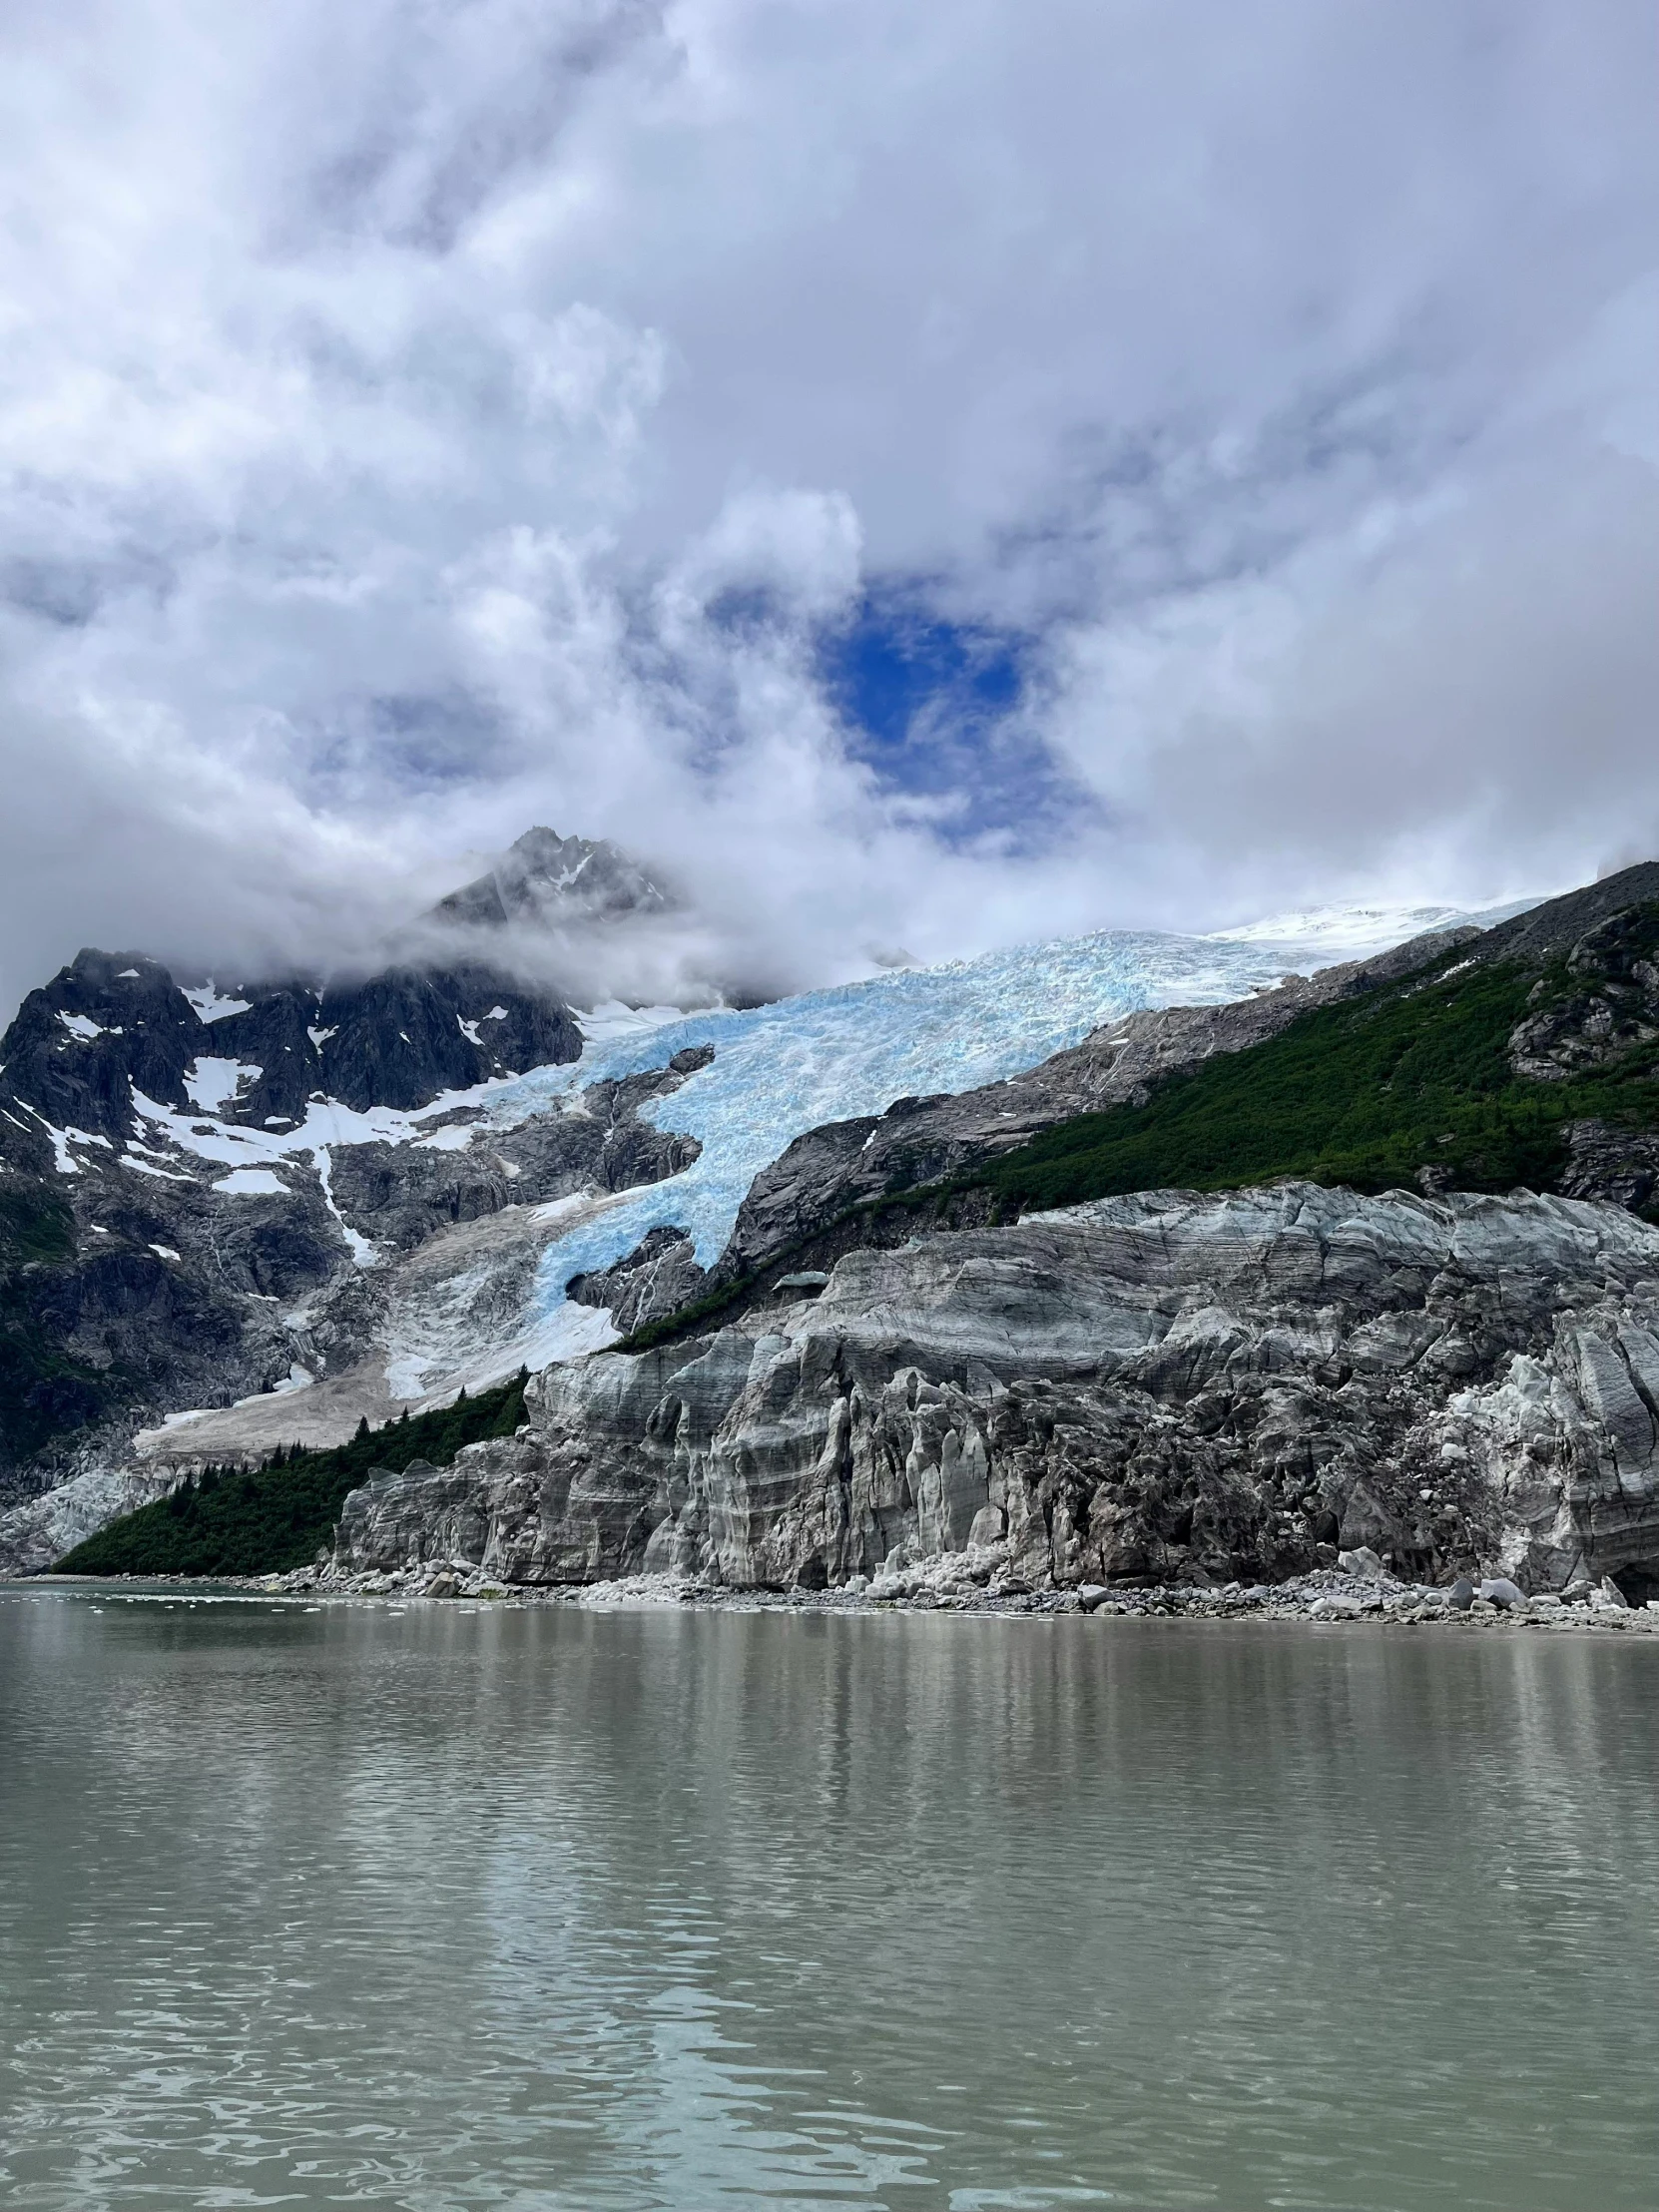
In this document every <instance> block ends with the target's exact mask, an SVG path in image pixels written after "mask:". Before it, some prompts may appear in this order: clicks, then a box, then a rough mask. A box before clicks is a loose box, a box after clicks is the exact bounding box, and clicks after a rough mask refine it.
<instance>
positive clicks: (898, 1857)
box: [0, 1589, 1659, 2212]
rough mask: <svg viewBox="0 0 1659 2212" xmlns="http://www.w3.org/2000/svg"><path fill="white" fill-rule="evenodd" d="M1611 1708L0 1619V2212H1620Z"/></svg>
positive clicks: (35, 1615)
mask: <svg viewBox="0 0 1659 2212" xmlns="http://www.w3.org/2000/svg"><path fill="white" fill-rule="evenodd" d="M1656 1661H1659V1653H1656V1652H1655V1651H1654V1650H1653V1649H1652V1648H1651V1647H1649V1646H1648V1645H1647V1644H1646V1643H1645V1642H1644V1643H1643V1644H1642V1645H1641V1646H1638V1647H1636V1648H1631V1647H1630V1646H1628V1645H1626V1644H1624V1643H1622V1642H1621V1643H1619V1644H1617V1645H1615V1644H1613V1643H1612V1641H1611V1639H1609V1640H1608V1641H1607V1642H1606V1643H1599V1642H1596V1641H1594V1640H1592V1639H1588V1638H1585V1639H1575V1638H1571V1637H1551V1638H1549V1639H1548V1640H1547V1641H1546V1640H1544V1639H1536V1640H1533V1639H1528V1638H1526V1637H1522V1636H1512V1637H1480V1638H1453V1637H1450V1636H1436V1635H1432V1634H1424V1635H1420V1636H1417V1637H1410V1636H1405V1635H1400V1634H1388V1633H1385V1632H1382V1631H1373V1630H1370V1629H1355V1630H1348V1631H1343V1632H1340V1633H1337V1632H1331V1633H1321V1632H1318V1631H1309V1630H1303V1629H1298V1628H1294V1627H1290V1628H1283V1629H1280V1628H1266V1627H1263V1626H1261V1625H1259V1624H1251V1625H1246V1626H1241V1627H1238V1628H1227V1627H1218V1626H1213V1625H1200V1626H1188V1625H1185V1624H1180V1623H1159V1622H1131V1621H1113V1622H1107V1621H1099V1620H1096V1621H1087V1620H1081V1619H1075V1618H1074V1619H1068V1620H1060V1621H1054V1622H1047V1623H1044V1622H1038V1621H988V1620H941V1619H929V1618H926V1617H914V1616H912V1617H909V1618H896V1619H893V1618H888V1619H873V1618H871V1619H855V1618H852V1619H849V1618H841V1619H824V1618H811V1617H804V1616H795V1615H787V1614H761V1615H731V1614H717V1613H687V1614H677V1613H661V1612H653V1613H635V1614H629V1613H611V1614H593V1613H587V1612H579V1611H576V1610H565V1609H551V1610H544V1611H533V1612H512V1613H497V1614H492V1613H489V1612H460V1611H444V1610H441V1609H439V1608H436V1607H429V1608H422V1607H415V1608H411V1609H410V1610H409V1611H408V1612H406V1613H404V1614H402V1615H392V1614H389V1613H387V1612H385V1611H382V1610H377V1609H373V1608H367V1607H333V1608H327V1609H324V1610H322V1611H320V1612H304V1611H301V1610H300V1609H298V1608H296V1607H285V1608H280V1609H277V1610H270V1609H267V1608H266V1607H264V1606H251V1605H246V1604H244V1605H235V1606H232V1605H226V1606H211V1605H200V1606H189V1605H185V1604H179V1603H174V1604H171V1605H165V1606H164V1605H163V1604H161V1603H160V1602H151V1601H144V1600H132V1599H124V1598H122V1597H120V1596H118V1595H116V1594H115V1593H113V1592H112V1593H108V1594H105V1595H99V1594H97V1593H82V1592H73V1593H71V1592H47V1591H41V1590H28V1589H12V1590H5V1591H0V1790H3V1792H4V1797H3V1800H0V2028H3V2030H4V2042H5V2047H6V2052H7V2056H6V2061H5V2065H4V2069H3V2071H0V2193H3V2195H4V2201H5V2202H6V2203H7V2204H15V2205H18V2206H29V2207H52V2208H57V2207H63V2208H65V2212H68V2208H70V2207H73V2208H74V2212H100V2208H103V2207H121V2208H127V2207H137V2206H140V2205H143V2206H147V2207H148V2206H153V2205H158V2204H162V2205H185V2206H204V2207H206V2206H213V2207H220V2206H224V2207H231V2206H259V2205H277V2204H284V2205H296V2204H297V2205H307V2206H308V2205H319V2206H320V2205H332V2204H369V2205H374V2204H378V2205H396V2206H407V2207H410V2208H412V2212H445V2208H449V2207H470V2206H493V2205H502V2206H511V2207H514V2208H517V2212H543V2208H549V2212H550V2208H559V2212H563V2208H565V2207H571V2208H576V2207H583V2208H586V2207H612V2206H614V2207H627V2208H630V2212H632V2208H635V2207H648V2206H649V2207H656V2206H662V2207H674V2208H684V2212H698V2208H701V2207H705V2206H735V2205H739V2204H751V2205H767V2206H806V2205H851V2206H866V2205H869V2206H873V2205H892V2206H917V2207H923V2206H927V2205H930V2204H936V2205H941V2206H951V2207H957V2208H966V2207H974V2208H978V2207H1022V2206H1058V2205H1070V2204H1102V2203H1104V2204H1118V2205H1143V2206H1215V2207H1219V2208H1235V2207H1239V2208H1244V2207H1256V2206H1264V2207H1265V2206H1269V2205H1274V2206H1280V2205H1283V2206H1293V2207H1295V2206H1317V2207H1325V2206H1366V2207H1373V2206H1375V2207H1385V2208H1389V2212H1393V2208H1401V2212H1403V2208H1408V2207H1410V2208H1414V2207H1418V2206H1422V2207H1428V2206H1435V2207H1440V2206H1445V2205H1448V2204H1455V2205H1457V2206H1459V2207H1477V2206H1493V2207H1497V2206H1501V2207H1504V2208H1505V2212H1517V2208H1518V2212H1527V2208H1533V2207H1536V2208H1539V2212H1542V2208H1545V2207H1548V2208H1550V2212H1561V2208H1570V2207H1577V2206H1583V2207H1585V2208H1586V2212H1588V2208H1589V2207H1592V2206H1594V2207H1597V2208H1603V2207H1607V2208H1624V2207H1631V2208H1634V2207H1637V2206H1641V2207H1647V2206H1649V2205H1651V2204H1652V2202H1653V2201H1654V2186H1653V2175H1654V2173H1655V2172H1656V2171H1659V2115H1656V2099H1659V2091H1656V2086H1655V2085H1656V2083H1659V2030H1656V2027H1655V2007H1654V2003H1653V1991H1654V1989H1655V1986H1656V1985H1659V1975H1656V1970H1655V1969H1656V1968H1659V1933H1656V1931H1655V1927H1654V1916H1653V1910H1652V1900H1653V1898H1654V1896H1655V1895H1659V1810H1656V1804H1655V1798H1654V1792H1653V1783H1654V1779H1655V1757H1654V1754H1655V1745H1656V1739H1659V1720H1656V1717H1655V1716H1656V1714H1659V1696H1656V1693H1659V1671H1656Z"/></svg>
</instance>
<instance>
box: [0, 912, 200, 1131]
mask: <svg viewBox="0 0 1659 2212" xmlns="http://www.w3.org/2000/svg"><path fill="white" fill-rule="evenodd" d="M204 1035H205V1030H204V1027H203V1024H202V1023H201V1022H200V1021H199V1020H198V1019H197V1016H196V1009H195V1008H194V1007H193V1006H192V1005H191V1003H190V1001H189V1000H188V999H187V998H186V997H185V995H184V993H183V992H182V991H180V990H179V989H178V988H177V986H176V985H175V983H174V981H173V978H172V976H171V975H169V973H168V971H167V970H166V968H164V967H161V966H159V965H158V964H157V962H156V961H154V960H147V959H145V958H144V956H143V955H142V954H141V953H129V952H97V951H91V950H88V951H83V952H78V953H77V954H76V956H75V958H74V959H73V960H72V961H71V962H70V964H69V966H68V967H66V968H61V969H60V970H59V971H58V973H57V974H56V975H55V976H54V977H53V978H52V980H51V982H50V983H48V984H47V985H46V986H45V987H44V988H43V989H41V990H38V991H31V992H30V993H29V996H28V997H27V998H26V999H25V1000H24V1002H23V1004H22V1006H21V1007H20V1008H19V1009H18V1012H17V1016H16V1018H15V1020H14V1021H13V1022H12V1024H11V1026H10V1028H9V1029H8V1030H7V1031H6V1034H5V1036H4V1038H3V1039H0V1068H3V1070H4V1072H3V1074H0V1106H3V1107H4V1109H5V1119H4V1120H3V1121H0V1155H3V1156H6V1157H9V1158H11V1159H13V1160H14V1161H16V1162H17V1164H18V1165H20V1166H23V1167H25V1168H26V1169H27V1170H32V1171H33V1172H36V1173H39V1172H50V1170H51V1166H52V1157H53V1155H52V1147H51V1144H50V1141H49V1140H48V1139H47V1138H46V1137H45V1135H44V1133H43V1130H42V1123H43V1122H50V1123H51V1124H52V1126H53V1127H54V1128H57V1129H66V1128H70V1129H80V1130H84V1131H85V1132H86V1133H87V1135H88V1136H90V1137H97V1138H102V1139H103V1141H104V1143H105V1145H106V1146H114V1147H116V1148H118V1149H119V1147H120V1146H122V1145H123V1144H125V1142H126V1140H127V1138H128V1137H129V1136H130V1135H131V1134H132V1129H133V1092H134V1090H135V1089H137V1090H140V1091H142V1092H144V1094H145V1095H146V1096H147V1097H149V1098H153V1099H155V1100H156V1101H157V1102H158V1103H159V1104H161V1105H164V1106H177V1107H180V1108H188V1107H189V1105H190V1099H189V1096H188V1095H187V1093H186V1090H185V1075H186V1072H187V1070H188V1069H189V1068H190V1067H191V1065H192V1064H193V1062H194V1061H195V1058H196V1055H197V1053H198V1052H199V1051H200V1050H202V1049H204V1047H203V1045H202V1043H201V1041H200V1040H201V1039H202V1038H203V1037H204ZM20 1139H21V1142H20V1141H19V1140H20Z"/></svg>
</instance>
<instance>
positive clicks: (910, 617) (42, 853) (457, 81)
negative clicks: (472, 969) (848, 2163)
mask: <svg viewBox="0 0 1659 2212" xmlns="http://www.w3.org/2000/svg"><path fill="white" fill-rule="evenodd" d="M0 63H3V66H0V190H3V192H4V198H5V207H4V218H5V220H4V223H3V224H0V267H3V275H4V281H3V284H0V318H3V343H0V469H3V471H4V530H3V533H0V748H3V762H0V767H3V774H4V793H5V802H4V807H3V809H0V901H3V907H0V922H3V929H0V996H4V997H5V998H6V999H7V1000H8V1001H9V1000H10V999H12V998H15V996H16V994H17V992H18V991H20V990H21V989H23V988H25V987H27V986H28V984H30V983H32V982H34V981H36V980H39V979H40V977H41V976H42V974H43V973H44V972H46V971H47V970H49V969H50V968H51V967H53V966H55V965H56V964H57V963H58V961H60V960H61V959H63V958H65V957H67V956H68V955H69V954H70V953H71V952H72V951H73V950H74V949H75V947H76V946H77V945H78V944H80V943H82V942H86V941H97V942H102V943H106V944H112V943H123V944H134V943H138V944H144V945H146V946H149V947H151V948H153V949H155V950H158V951H160V952H162V953H164V954H172V955H175V956H180V957H186V956H191V955H196V956H199V957H211V956H212V955H213V953H214V952H215V950H216V949H217V950H218V951H219V952H220V953H221V955H222V956H224V955H227V954H228V955H229V956H230V957H232V958H234V959H244V960H246V959H251V958H265V957H279V956H283V955H285V954H288V953H299V952H304V953H307V954H315V953H317V952H318V951H322V952H326V951H327V950H328V948H330V947H332V946H335V945H338V944H342V943H345V942H348V941H350V940H352V939H353V938H360V937H362V936H363V935H364V934H365V933H366V932H368V931H371V930H373V929H374V928H376V927H377V926H379V925H380V924H381V923H382V922H384V921H385V920H386V919H387V918H388V917H390V916H392V915H394V914H397V913H399V912H401V911H403V910H405V909H407V908H408V907H409V906H410V905H411V903H414V902H417V901H420V900H423V899H424V898H426V897H427V896H428V895H430V894H432V893H435V892H436V891H438V890H441V889H444V888H447V887H449V886H450V885H451V884H452V883H454V882H455V881H457V880H459V879H461V878H462V877H464V876H465V875H466V874H468V873H470V872H472V871H473V869H474V866H475V864H476V860H477V856H478V855H479V854H481V853H483V852H487V851H489V850H491V849H493V848H495V847H497V846H499V845H500V844H503V843H505V842H506V841H508V840H510V839H511V838H512V837H513V836H514V835H516V834H517V833H518V832H519V830H522V829H524V828H525V827H527V826H528V825H529V824H530V823H531V822H538V821H539V822H545V823H548V824H550V825H552V826H553V827H555V828H557V829H558V830H564V831H569V830H581V831H584V832H587V833H589V834H604V835H610V836H614V837H616V838H618V839H620V840H622V841H624V842H626V843H628V844H629V845H631V846H633V847H635V848H637V849H639V850H640V851H642V852H643V853H645V854H646V855H648V856H649V857H651V858H652V859H653V860H654V861H655V862H657V863H658V864H660V865H663V866H665V867H668V868H669V869H671V870H673V871H675V872H677V873H678V875H679V876H680V878H681V879H682V881H683V882H684V883H685V884H686V886H687V887H688V889H690V890H691V891H692V892H693V893H694V894H695V895H696V896H697V897H698V898H699V899H700V900H701V901H702V902H703V903H704V905H705V906H706V907H707V908H709V909H710V910H712V911H714V912H716V913H717V914H719V915H721V916H723V917H724V919H725V922H726V924H727V925H728V926H730V927H731V928H732V929H733V930H736V931H738V932H740V933H741V932H743V931H748V932H751V933H752V934H753V935H754V937H755V938H756V939H757V940H758V941H760V942H762V943H764V944H765V945H766V947H767V948H768V957H769V958H772V959H774V960H775V961H776V962H778V963H780V965H781V968H788V969H789V970H790V971H791V972H792V973H793V974H795V975H797V976H800V977H819V976H828V975H830V974H832V973H834V974H838V973H846V972H851V971H852V970H854V969H856V968H857V967H858V965H859V963H860V962H864V961H867V959H868V958H869V957H870V955H871V953H872V952H873V951H875V950H879V949H882V948H893V947H897V946H903V947H904V948H906V949H908V950H910V951H912V952H913V953H915V954H917V955H919V956H922V957H938V956H945V955H948V954H950V953H952V952H955V951H966V950H972V949H975V948H977V947H979V946H982V945H985V944H989V943H992V942H996V941H1006V940H1009V939H1012V938H1018V937H1028V936H1032V935H1038V934H1045V933H1052V932H1058V931H1065V930H1073V929H1078V928H1083V927H1088V926H1093V925H1098V924H1102V923H1107V922H1122V921H1136V922H1149V923H1159V924H1168V925H1177V926H1198V927H1203V926H1216V925H1220V924H1224V923H1227V922H1231V921H1235V920H1241V919H1247V918H1250V917H1251V916H1252V915H1254V914H1258V913H1261V912H1263V911H1269V910H1275V909H1280V908H1284V907H1287V906H1293V905H1299V904H1306V903H1309V902H1312V901H1317V900H1323V899H1328V898H1340V897H1346V896H1353V895H1381V896H1401V897H1410V896H1419V895H1423V896H1426V895H1434V896H1450V897H1454V898H1461V899H1465V900H1475V899H1487V898H1497V897H1500V896H1504V895H1508V894H1514V893H1518V892H1523V891H1526V890H1528V889H1532V888H1538V889H1546V888H1549V887H1553V886H1556V885H1559V884H1563V883H1566V882H1569V881H1572V880H1575V879H1580V878H1582V877H1584V876H1586V875H1590V874H1593V873H1594V872H1596V870H1597V869H1598V868H1601V867H1605V866H1608V865H1613V864H1617V863H1618V862H1620V861H1622V860H1625V859H1628V858H1632V857H1636V856H1642V855H1648V854H1652V853H1655V852H1659V744H1656V742H1655V738H1656V731H1655V710H1654V702H1655V699H1656V697H1659V622H1656V620H1655V609H1656V606H1659V378H1656V375H1655V369H1656V364H1659V133H1656V132H1655V130H1654V128H1653V101H1654V94H1655V86H1656V83H1659V15H1656V13H1655V11H1654V9H1653V8H1652V6H1651V4H1650V0H1342V4H1340V5H1333V4H1332V0H1245V4H1244V5H1240V4H1239V0H1159V4H1157V5H1153V4H1152V0H950V4H949V5H944V4H943V0H684V4H668V5H654V4H650V0H353V4H352V5H350V6H349V7H341V6H340V5H339V4H338V0H328V4H327V5H324V4H322V0H284V4H283V5H282V6H281V7H279V8H267V9H228V8H226V7H225V6H224V5H223V4H222V0H51V4H50V5H48V4H47V0H13V5H12V6H10V7H9V8H7V10H6V11H5V15H4V21H3V24H0Z"/></svg>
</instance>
